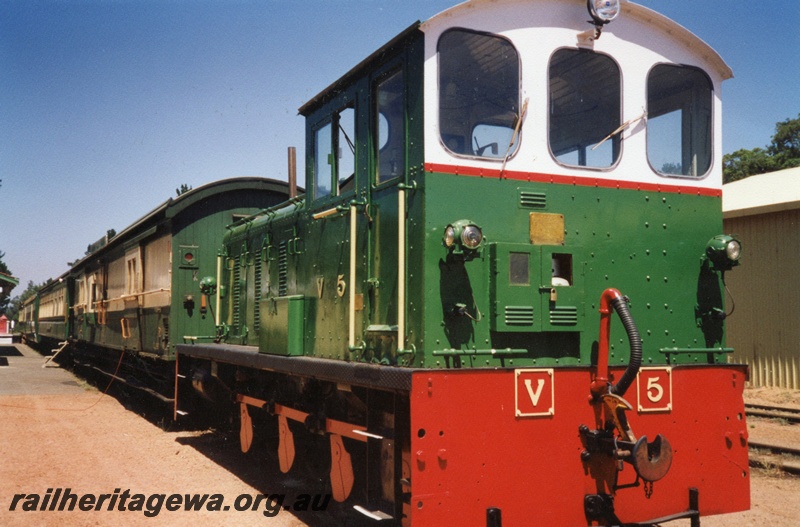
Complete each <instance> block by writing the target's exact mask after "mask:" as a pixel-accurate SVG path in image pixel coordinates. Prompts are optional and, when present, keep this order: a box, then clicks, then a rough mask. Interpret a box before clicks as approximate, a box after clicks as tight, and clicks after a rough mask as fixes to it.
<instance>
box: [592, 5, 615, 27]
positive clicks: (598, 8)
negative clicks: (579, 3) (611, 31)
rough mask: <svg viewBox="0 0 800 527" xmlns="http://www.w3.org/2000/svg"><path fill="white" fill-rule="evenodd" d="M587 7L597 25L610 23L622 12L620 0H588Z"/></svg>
mask: <svg viewBox="0 0 800 527" xmlns="http://www.w3.org/2000/svg"><path fill="white" fill-rule="evenodd" d="M586 4H587V7H588V8H589V14H590V15H591V16H592V20H594V23H595V24H597V25H603V24H608V23H609V22H611V21H612V20H614V19H615V18H617V16H618V15H619V12H620V5H619V0H587V2H586Z"/></svg>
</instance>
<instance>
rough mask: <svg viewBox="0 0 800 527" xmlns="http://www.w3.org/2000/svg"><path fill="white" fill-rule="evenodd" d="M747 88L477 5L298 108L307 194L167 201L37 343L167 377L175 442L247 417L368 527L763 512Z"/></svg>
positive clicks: (620, 40)
mask: <svg viewBox="0 0 800 527" xmlns="http://www.w3.org/2000/svg"><path fill="white" fill-rule="evenodd" d="M587 11H588V12H587ZM587 22H588V23H587ZM730 77H732V72H731V70H730V68H729V67H728V66H727V65H726V63H725V62H724V61H723V60H722V58H721V57H720V56H719V55H718V54H717V53H716V52H715V51H714V50H713V49H711V48H710V47H709V46H708V45H707V44H705V43H704V42H703V41H702V40H700V39H699V38H698V37H696V36H695V35H693V34H692V33H690V32H689V31H688V30H686V29H685V28H683V27H681V26H680V25H678V24H676V23H675V22H673V21H671V20H669V19H667V18H665V17H663V16H662V15H659V14H658V13H656V12H653V11H651V10H649V9H647V8H644V7H642V6H639V5H636V4H634V3H632V2H629V1H627V0H588V2H587V1H584V0H471V1H468V2H465V3H463V4H460V5H457V6H455V7H453V8H451V9H449V10H447V11H445V12H443V13H441V14H439V15H437V16H434V17H433V18H431V19H429V20H427V21H425V22H417V23H415V24H413V25H411V26H410V27H408V28H407V29H406V30H405V31H403V32H402V33H400V34H399V35H397V36H396V37H395V38H393V39H392V40H390V41H389V42H388V43H387V44H386V45H384V46H383V47H381V48H380V49H378V50H376V51H375V52H374V53H373V54H371V55H370V56H369V57H367V58H366V59H364V60H363V61H362V62H360V63H359V64H358V65H356V66H355V67H354V68H353V69H351V70H350V71H349V72H347V73H346V74H345V75H344V76H342V77H341V78H340V79H338V80H337V81H335V82H334V83H333V84H331V85H330V86H329V87H328V88H327V89H325V90H323V91H322V92H321V93H319V94H318V95H317V96H316V97H314V98H313V99H311V100H310V101H308V102H307V103H306V104H305V105H303V106H302V107H301V108H300V114H301V115H302V116H303V117H304V118H305V122H306V136H305V149H304V151H305V182H306V183H305V185H306V189H305V193H304V194H303V195H301V196H299V197H297V196H294V195H293V193H291V192H288V191H287V189H286V187H285V186H284V187H281V188H279V186H276V185H277V184H276V183H270V184H268V185H267V186H268V187H269V188H268V189H261V190H260V191H256V189H245V188H240V189H239V190H238V191H237V192H238V193H237V194H236V197H235V198H233V197H231V199H229V200H228V201H227V202H228V203H230V206H231V208H225V209H224V210H222V209H220V210H219V211H218V212H220V214H221V215H218V216H215V218H214V219H213V221H212V222H210V223H204V222H203V221H201V220H202V217H203V214H204V213H202V212H201V211H202V210H206V209H205V208H204V207H196V208H191V210H197V215H196V216H186V215H185V214H184V215H182V214H183V213H182V212H181V211H182V210H184V209H185V210H190V208H189V207H188V205H190V203H194V202H190V201H189V199H190V196H191V194H188V195H186V196H188V197H184V196H182V197H181V198H179V199H177V200H175V202H174V203H172V204H170V203H168V204H166V205H165V206H164V208H163V210H162V209H161V208H160V209H157V210H156V211H154V213H153V214H155V215H150V216H148V217H146V218H145V219H143V220H142V221H140V222H137V224H135V225H134V226H132V227H131V228H129V229H127V230H126V231H125V232H124V233H123V234H124V236H120V237H117V238H114V239H112V240H111V241H109V243H108V244H107V245H103V246H101V247H99V248H97V249H96V250H95V251H93V252H92V253H91V255H90V256H87V258H85V259H84V260H82V261H81V262H79V264H78V265H76V267H75V268H74V269H73V270H71V271H70V272H69V273H67V274H66V275H65V276H64V277H62V278H63V279H62V280H59V281H57V282H55V283H54V284H52V285H51V286H49V288H46V289H45V290H43V291H42V292H41V294H40V296H39V297H38V299H37V300H35V301H33V302H34V303H33V304H30V305H28V306H26V309H24V310H23V312H24V313H25V317H26V318H30V320H29V321H27V323H29V324H30V327H31V336H32V338H37V339H40V338H50V339H52V340H54V341H55V340H58V341H61V340H63V339H65V338H68V339H69V342H70V343H71V344H72V345H73V346H74V347H76V348H81V349H85V350H86V349H88V350H91V353H92V354H93V355H91V357H92V360H105V362H106V363H107V364H106V369H108V367H109V365H112V366H113V364H114V363H115V362H116V360H117V356H118V355H119V353H117V354H112V353H110V351H113V350H117V351H119V352H121V353H122V354H123V355H124V356H126V357H127V356H130V357H134V358H135V361H134V365H136V364H139V366H140V368H139V369H140V370H141V371H143V372H145V373H148V375H149V373H151V372H152V371H154V370H155V368H156V366H157V365H161V366H162V367H163V368H164V369H162V370H161V371H165V369H166V370H168V371H169V373H168V374H166V375H160V376H159V377H158V384H159V386H158V388H154V391H156V392H158V393H160V394H161V395H162V396H164V397H166V398H167V399H169V400H171V401H172V402H174V407H173V408H174V414H175V417H176V419H181V418H182V417H181V416H183V415H184V414H186V413H187V412H190V413H192V412H194V413H203V412H217V413H221V414H222V415H226V414H227V415H231V416H232V419H233V422H234V423H235V425H236V427H238V430H239V437H240V443H241V449H242V451H244V452H247V451H250V450H251V449H258V448H265V446H269V447H270V448H274V449H275V452H274V457H275V458H276V462H277V464H278V468H279V469H280V471H281V472H283V473H287V474H289V475H291V474H293V473H295V472H298V471H301V470H307V469H308V467H309V466H310V467H311V468H312V469H313V470H316V471H317V472H316V476H318V478H319V479H321V480H324V481H326V485H327V488H328V489H329V490H330V493H331V494H332V496H333V498H334V499H335V500H336V501H338V502H341V503H342V504H343V505H342V507H345V508H348V509H349V510H352V511H355V514H357V515H359V516H360V517H363V518H364V519H365V520H366V521H368V522H375V523H381V524H386V525H402V526H446V525H458V526H487V527H499V526H502V525H532V526H538V525H541V526H548V527H575V526H611V525H627V526H636V525H638V526H646V525H656V524H658V525H661V524H663V523H665V522H667V521H669V520H678V519H682V518H683V519H689V521H690V522H691V524H692V525H693V526H696V525H699V521H700V517H701V516H706V515H712V514H721V513H730V512H736V511H741V510H745V509H747V508H749V499H750V498H749V478H750V471H749V467H748V434H747V426H746V422H745V417H744V404H743V389H744V386H745V383H746V381H747V375H748V371H747V368H746V366H745V365H740V364H732V363H729V361H728V359H727V357H728V355H729V354H730V352H731V351H732V350H731V349H730V348H728V347H726V344H725V321H726V317H727V316H728V315H729V314H730V313H729V312H728V311H727V309H728V308H727V307H726V289H725V283H724V282H725V273H727V272H730V271H731V270H732V269H733V268H734V267H736V266H737V265H738V264H739V260H740V256H741V251H742V244H741V242H740V241H739V240H738V239H737V237H736V236H732V235H728V234H725V233H723V232H722V213H721V194H722V176H721V172H722V168H721V167H722V162H721V160H722V156H721V151H722V150H721V128H722V127H721V122H722V102H721V87H722V83H723V81H725V80H726V79H728V78H730ZM623 81H624V82H623ZM251 183H252V182H251ZM262 191H263V192H262ZM194 192H197V191H194ZM203 192H205V193H206V194H208V195H205V194H204V195H203V198H207V199H204V203H205V204H206V206H211V207H213V205H212V204H214V203H217V201H218V198H219V199H222V196H221V195H220V196H216V195H214V194H215V192H212V191H211V190H210V189H206V190H204V191H203ZM199 197H200V196H199V194H198V195H197V198H199ZM182 200H186V201H182ZM196 201H197V200H196ZM198 203H199V202H198ZM182 204H183V205H186V207H181V206H180V205H182ZM235 204H240V205H241V206H243V207H245V208H246V209H247V210H239V209H235V210H234V208H233V207H234V205H235ZM231 213H233V214H235V215H236V216H235V217H233V216H232V215H231ZM223 216H224V218H223ZM147 218H150V219H147ZM181 218H186V221H184V223H180V222H179V220H180V219H181ZM225 218H227V219H228V220H229V221H227V222H224V223H226V224H228V225H227V226H223V225H222V224H221V223H220V222H221V221H222V219H225ZM190 227H191V228H190ZM187 229H189V230H187ZM198 237H199V238H198ZM197 239H202V243H198V242H197ZM151 250H152V251H153V252H152V257H151V256H148V255H149V254H151ZM38 302H41V304H38ZM37 324H38V325H37ZM65 324H66V326H65ZM142 361H145V362H144V363H143V362H142ZM151 377H152V376H151ZM167 377H170V379H167ZM173 378H174V383H173V382H172V380H173ZM167 390H174V393H171V394H167V395H165V392H166V391H167ZM259 438H269V440H268V441H264V442H261V441H258V439H259ZM310 459H314V460H315V461H317V462H316V463H307V461H308V460H310ZM320 459H321V460H322V462H318V461H319V460H320Z"/></svg>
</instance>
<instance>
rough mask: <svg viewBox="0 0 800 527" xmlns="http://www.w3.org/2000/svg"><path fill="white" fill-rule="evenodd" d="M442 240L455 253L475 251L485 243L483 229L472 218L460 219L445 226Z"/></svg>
mask: <svg viewBox="0 0 800 527" xmlns="http://www.w3.org/2000/svg"><path fill="white" fill-rule="evenodd" d="M442 242H443V243H444V246H445V247H447V248H448V249H451V250H452V251H453V253H455V254H462V253H463V251H464V250H468V251H475V250H476V249H478V248H479V247H480V246H481V244H482V243H483V231H482V230H481V228H480V227H478V226H477V225H475V224H474V223H473V222H471V221H470V220H458V221H455V222H453V223H451V224H450V225H448V226H447V227H445V229H444V237H443V239H442Z"/></svg>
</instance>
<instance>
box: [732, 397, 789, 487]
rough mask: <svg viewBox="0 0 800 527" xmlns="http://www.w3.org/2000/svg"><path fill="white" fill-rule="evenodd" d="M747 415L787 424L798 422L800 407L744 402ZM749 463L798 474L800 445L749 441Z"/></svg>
mask: <svg viewBox="0 0 800 527" xmlns="http://www.w3.org/2000/svg"><path fill="white" fill-rule="evenodd" d="M745 411H746V412H747V416H748V417H759V418H764V419H774V420H776V421H781V422H784V423H787V424H792V425H794V424H798V423H800V409H797V408H790V407H786V406H774V405H764V404H745ZM749 445H750V465H751V466H754V467H760V468H767V469H779V470H781V471H783V472H787V473H789V474H794V475H796V476H797V475H800V447H799V446H798V445H785V444H783V445H779V444H773V443H766V442H761V441H752V440H751V441H750V442H749Z"/></svg>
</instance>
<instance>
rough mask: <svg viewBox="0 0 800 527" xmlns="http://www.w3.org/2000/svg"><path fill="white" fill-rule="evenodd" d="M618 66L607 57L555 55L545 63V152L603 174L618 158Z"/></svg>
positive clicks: (580, 52) (578, 51)
mask: <svg viewBox="0 0 800 527" xmlns="http://www.w3.org/2000/svg"><path fill="white" fill-rule="evenodd" d="M621 84H622V81H621V76H620V70H619V66H618V65H617V63H616V62H614V60H613V59H611V57H608V56H606V55H603V54H600V53H595V52H593V51H589V50H583V49H560V50H558V51H556V52H555V53H554V54H553V57H552V58H551V59H550V72H549V85H550V93H549V95H550V98H549V101H548V102H549V106H550V134H549V136H550V151H551V152H552V154H553V157H555V159H556V160H557V161H558V162H559V163H561V164H563V165H569V166H577V167H587V168H608V167H611V166H612V165H614V164H615V163H616V162H617V160H618V159H619V155H620V134H613V135H611V134H612V132H614V131H615V130H616V129H617V128H618V127H619V125H620V115H621V107H622V102H621V100H622V97H621V92H622V90H621Z"/></svg>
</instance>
